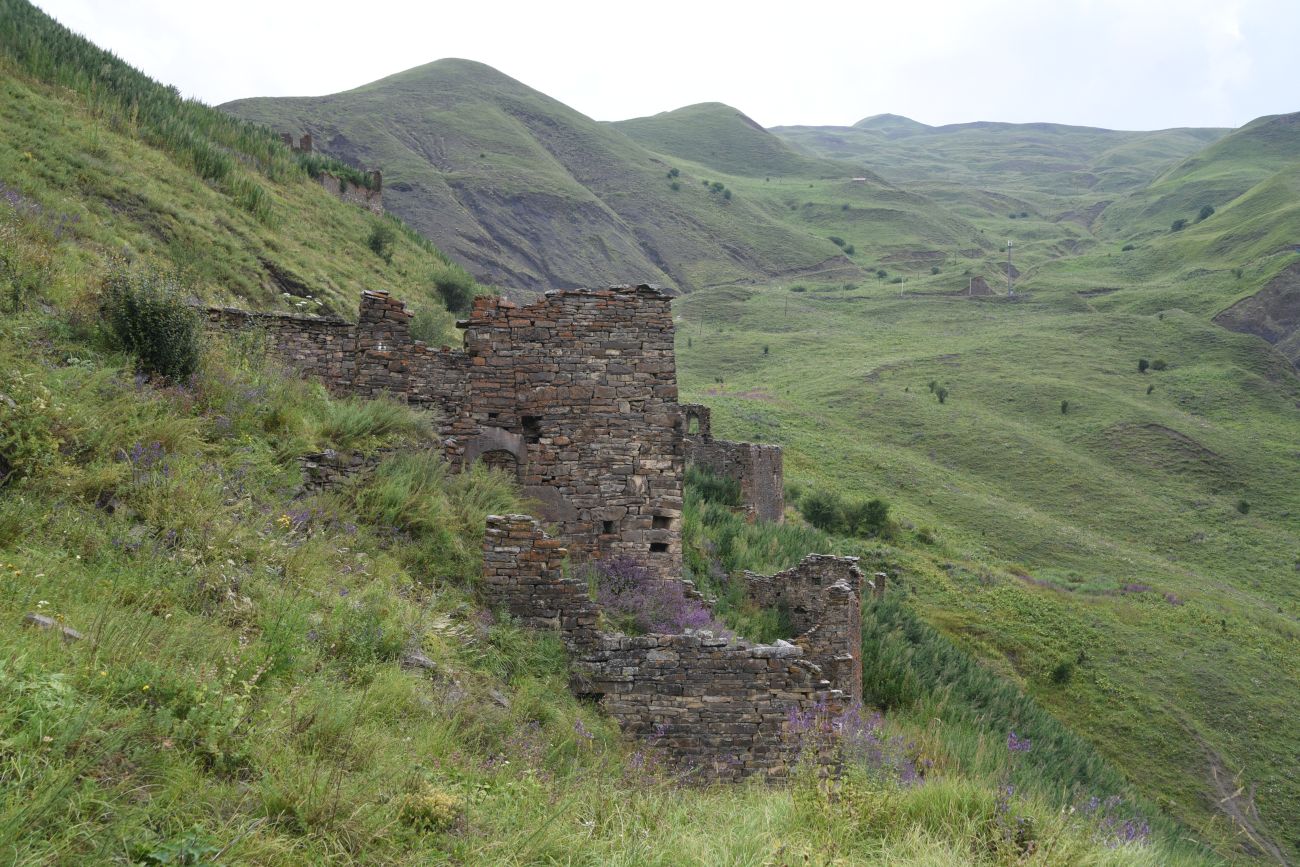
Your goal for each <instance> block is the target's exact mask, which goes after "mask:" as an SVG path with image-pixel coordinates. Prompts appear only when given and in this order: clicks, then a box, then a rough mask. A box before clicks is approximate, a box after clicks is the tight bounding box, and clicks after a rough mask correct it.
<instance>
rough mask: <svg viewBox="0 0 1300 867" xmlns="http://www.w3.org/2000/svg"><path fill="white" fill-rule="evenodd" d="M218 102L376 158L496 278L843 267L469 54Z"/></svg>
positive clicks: (356, 156) (525, 281) (348, 152)
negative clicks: (325, 86)
mask: <svg viewBox="0 0 1300 867" xmlns="http://www.w3.org/2000/svg"><path fill="white" fill-rule="evenodd" d="M222 108H223V109H224V110H225V111H228V112H230V113H231V114H233V115H236V116H238V117H241V118H244V119H247V120H251V121H256V122H258V123H262V124H266V125H267V126H269V127H270V128H272V129H277V130H278V129H283V130H293V131H310V132H311V133H312V134H313V137H314V139H315V141H316V142H317V143H318V146H319V147H321V148H323V149H324V150H326V151H327V152H328V153H331V154H334V155H337V156H339V157H341V158H343V159H346V160H348V161H350V162H353V163H355V164H358V165H366V166H379V167H382V168H383V170H384V172H385V178H386V179H387V184H386V189H385V201H386V202H387V204H388V206H389V207H391V208H392V209H393V210H394V211H395V212H396V213H398V214H400V215H402V217H403V218H404V219H406V220H407V221H408V222H410V223H411V225H413V226H415V227H416V228H418V229H419V230H420V231H421V232H423V233H424V234H425V235H426V236H427V237H429V238H432V239H433V240H434V241H435V242H437V243H438V244H439V245H440V246H442V247H443V248H444V249H446V250H447V251H448V252H449V253H451V254H452V255H453V256H455V257H456V258H457V259H458V260H459V261H463V262H465V263H466V265H467V266H468V267H469V268H470V269H471V270H472V271H473V272H474V273H475V274H477V275H479V276H480V277H482V278H483V279H485V280H489V281H491V282H494V283H498V284H501V285H507V286H513V287H519V288H527V289H546V288H556V287H571V286H589V285H598V284H602V283H611V282H613V283H624V282H637V281H646V282H658V283H666V284H669V285H672V286H674V287H677V288H681V289H686V290H689V289H693V288H696V287H698V286H705V285H712V284H716V283H719V282H730V281H735V280H738V279H752V278H754V277H759V276H767V277H771V276H776V275H781V274H786V273H800V272H805V273H806V272H814V271H821V270H827V269H830V270H833V271H839V272H843V273H846V274H853V273H855V271H856V268H855V267H854V265H853V263H852V262H850V261H848V260H847V259H845V258H844V257H842V256H841V255H840V254H839V250H838V249H837V248H836V247H835V246H833V245H832V244H830V243H828V242H827V241H826V240H825V239H824V238H819V237H815V236H812V235H810V234H809V233H807V232H806V231H800V230H798V229H795V228H792V227H790V226H788V225H786V224H785V223H784V222H783V221H782V220H781V219H779V216H780V215H776V214H773V213H771V212H769V211H768V210H767V209H765V208H763V207H762V206H761V205H760V204H758V203H755V202H753V201H751V200H750V199H748V198H746V197H743V196H737V197H735V198H732V197H730V196H724V195H722V191H721V190H720V189H719V190H712V189H710V188H708V187H705V186H704V185H703V184H701V181H702V180H706V179H707V178H703V177H700V176H698V175H693V174H691V173H689V172H688V173H687V174H685V175H681V176H680V177H673V178H670V177H668V172H669V170H670V169H672V168H674V166H673V165H672V164H671V163H670V162H668V161H666V160H665V159H663V158H661V157H659V156H656V155H654V154H652V153H650V152H649V151H647V150H645V149H644V148H642V147H640V146H639V145H637V144H636V143H635V142H633V141H632V140H631V139H629V138H628V137H627V136H625V135H623V134H622V133H620V132H619V131H617V130H615V129H613V128H611V127H609V126H607V125H605V124H599V123H596V122H595V121H592V120H591V119H590V118H587V117H585V116H583V115H582V114H579V113H578V112H576V111H574V110H573V109H570V108H568V107H567V106H565V105H563V104H561V103H559V102H557V101H555V100H553V99H551V98H550V97H547V96H545V95H544V94H541V93H538V92H537V91H535V90H533V89H531V88H529V87H526V86H525V85H523V84H521V83H520V82H517V81H515V80H513V79H511V78H509V77H508V76H505V75H502V74H501V73H500V72H497V71H496V70H494V69H492V68H490V67H488V66H485V65H483V64H480V63H474V62H472V61H467V60H440V61H437V62H436V63H431V64H428V65H426V66H421V67H418V68H416V69H411V70H407V71H406V72H402V73H399V74H397V75H393V76H389V77H388V78H385V79H383V80H381V81H377V82H373V83H371V84H368V85H365V86H364V87H360V88H357V89H356V90H351V91H348V92H346V93H340V94H335V95H333V96H326V97H319V98H301V99H246V100H237V101H235V102H232V103H229V104H227V105H225V106H223V107H222ZM720 239H725V241H722V242H721V243H720Z"/></svg>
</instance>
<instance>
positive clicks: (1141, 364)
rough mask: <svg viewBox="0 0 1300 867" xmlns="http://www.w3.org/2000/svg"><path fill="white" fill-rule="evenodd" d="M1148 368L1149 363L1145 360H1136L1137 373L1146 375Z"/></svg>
mask: <svg viewBox="0 0 1300 867" xmlns="http://www.w3.org/2000/svg"><path fill="white" fill-rule="evenodd" d="M1150 366H1151V362H1149V361H1147V360H1146V359H1145V358H1139V359H1138V373H1146V372H1147V368H1149V367H1150Z"/></svg>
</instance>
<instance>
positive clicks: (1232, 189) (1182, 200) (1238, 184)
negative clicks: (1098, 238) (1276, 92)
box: [1100, 112, 1300, 237]
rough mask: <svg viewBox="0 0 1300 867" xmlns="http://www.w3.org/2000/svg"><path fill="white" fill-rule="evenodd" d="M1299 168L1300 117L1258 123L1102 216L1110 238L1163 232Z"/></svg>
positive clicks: (1195, 156) (1198, 154)
mask: <svg viewBox="0 0 1300 867" xmlns="http://www.w3.org/2000/svg"><path fill="white" fill-rule="evenodd" d="M1297 163H1300V112H1297V113H1293V114H1282V115H1273V116H1270V117H1261V118H1258V119H1256V120H1254V121H1251V122H1250V123H1248V124H1246V125H1245V126H1244V127H1242V128H1241V129H1239V130H1236V131H1234V132H1232V133H1230V134H1229V135H1227V136H1225V137H1223V138H1221V139H1219V140H1217V141H1215V142H1214V143H1212V144H1210V145H1209V146H1208V147H1205V148H1203V149H1201V150H1199V151H1197V152H1196V153H1194V154H1191V155H1189V156H1188V157H1186V158H1185V159H1184V160H1182V161H1180V162H1179V163H1177V164H1176V165H1174V166H1172V167H1171V168H1169V169H1168V170H1167V171H1165V172H1163V173H1162V174H1161V175H1160V176H1159V177H1157V178H1154V179H1152V182H1151V183H1150V184H1149V185H1147V186H1146V187H1144V188H1143V189H1141V190H1137V191H1134V192H1133V193H1132V194H1131V195H1129V196H1128V197H1127V198H1125V199H1123V200H1121V201H1117V202H1116V203H1115V204H1114V205H1112V206H1111V207H1109V208H1107V209H1106V211H1105V212H1104V213H1103V214H1102V217H1101V220H1100V223H1101V226H1102V228H1103V229H1104V231H1106V232H1108V233H1109V234H1111V235H1114V236H1117V237H1118V236H1121V235H1125V234H1128V235H1134V234H1140V233H1142V232H1149V231H1164V230H1167V229H1168V228H1169V227H1170V225H1171V224H1172V223H1173V221H1174V220H1178V219H1186V220H1188V222H1191V221H1192V220H1194V219H1196V217H1197V215H1198V214H1199V212H1200V210H1201V209H1202V208H1203V207H1205V206H1207V205H1208V206H1210V207H1213V208H1222V207H1223V206H1224V205H1226V204H1228V203H1229V202H1231V201H1232V200H1233V199H1236V198H1237V197H1238V196H1241V195H1243V194H1244V193H1246V191H1248V190H1249V189H1250V188H1251V187H1253V186H1255V185H1256V184H1258V183H1260V182H1261V181H1264V180H1266V179H1267V178H1269V177H1270V176H1272V175H1273V174H1274V173H1276V172H1279V171H1282V170H1283V169H1285V168H1287V167H1288V166H1294V165H1296V164H1297Z"/></svg>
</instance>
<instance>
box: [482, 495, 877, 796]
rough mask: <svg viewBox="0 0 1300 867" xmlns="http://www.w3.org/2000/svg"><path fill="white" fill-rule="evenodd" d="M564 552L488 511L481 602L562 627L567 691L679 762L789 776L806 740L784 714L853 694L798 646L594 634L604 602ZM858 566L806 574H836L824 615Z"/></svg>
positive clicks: (799, 713) (720, 773)
mask: <svg viewBox="0 0 1300 867" xmlns="http://www.w3.org/2000/svg"><path fill="white" fill-rule="evenodd" d="M566 553H567V552H566V551H565V549H564V548H563V547H560V546H559V545H558V543H557V542H556V541H555V540H552V539H549V538H548V537H547V536H546V534H545V533H544V532H543V530H542V528H541V526H540V524H538V522H537V521H536V520H534V519H533V518H531V517H529V516H527V515H493V516H490V517H489V518H488V519H487V532H486V534H485V536H484V540H483V578H484V582H483V595H484V597H485V600H486V601H487V602H488V604H489V605H491V606H494V607H497V608H500V609H504V610H506V611H508V612H509V613H510V614H511V615H513V616H514V617H516V618H517V619H519V620H520V621H521V622H522V623H524V624H525V625H528V626H531V627H534V628H546V629H553V630H558V631H559V632H560V635H561V637H562V639H563V640H564V643H565V645H566V646H567V647H568V649H569V651H570V653H571V655H572V665H573V681H574V683H573V686H574V689H575V691H576V692H578V693H579V694H582V695H585V696H587V697H589V698H595V699H597V700H598V701H599V703H600V706H601V708H602V709H603V710H604V711H605V712H606V713H608V714H609V715H610V716H611V717H613V718H614V719H615V720H617V721H618V723H619V726H620V728H621V729H622V730H623V731H624V732H625V733H627V734H628V735H630V736H633V737H637V738H642V739H647V740H650V741H652V742H653V743H656V744H658V745H660V746H662V747H664V748H665V749H666V750H667V751H668V753H669V755H670V756H671V757H672V759H673V761H674V762H675V763H677V764H679V765H680V766H682V767H683V768H685V769H687V770H691V771H693V772H695V773H696V774H697V775H698V776H699V777H700V778H702V779H719V780H734V779H740V778H743V777H747V776H751V775H755V774H758V775H762V776H764V777H766V778H769V779H774V780H775V779H782V778H784V777H786V776H788V775H789V773H790V770H791V768H792V767H793V766H794V765H795V763H796V762H797V761H798V760H799V758H800V753H801V751H802V750H803V749H804V748H805V746H806V742H805V740H804V738H803V737H802V734H801V733H800V732H798V731H792V730H791V727H790V723H791V720H792V719H793V718H797V717H806V716H808V715H810V714H813V713H814V712H821V713H823V714H834V713H837V712H838V711H839V710H841V709H842V708H843V707H844V706H845V704H846V702H847V701H848V700H850V699H851V698H852V696H854V695H860V692H861V690H860V688H858V689H857V690H855V692H854V693H853V694H852V695H846V693H845V692H844V691H842V690H839V689H834V688H833V686H832V684H831V683H830V682H828V681H827V680H825V679H824V678H823V676H822V669H821V668H820V667H819V666H818V665H817V664H816V663H815V662H814V661H812V660H811V659H810V653H809V651H808V650H806V649H805V648H803V647H800V646H799V645H798V644H797V643H796V644H791V643H789V642H778V643H776V644H752V643H750V642H747V641H742V640H739V639H735V638H730V637H723V636H715V635H713V634H711V633H708V632H690V633H687V634H683V635H642V636H628V635H623V634H621V633H613V632H605V631H601V630H600V629H599V616H600V609H599V606H598V605H597V604H596V603H595V602H594V601H593V600H592V599H591V598H590V596H589V595H588V589H587V586H586V584H585V583H583V582H581V581H576V580H574V579H572V578H566V577H564V575H563V571H562V565H563V561H564V558H565V555H566ZM811 559H812V558H809V560H811ZM837 560H838V561H839V564H838V566H836V564H835V562H834V561H837ZM805 563H809V561H808V560H806V561H805ZM856 568H857V567H856V566H855V565H854V563H853V561H851V560H849V559H847V558H844V559H840V558H833V557H832V558H822V559H819V560H817V561H816V562H815V563H809V565H808V568H807V570H805V572H806V577H807V579H808V581H809V583H819V582H820V583H827V582H824V581H822V580H821V578H819V577H817V576H825V577H829V576H831V575H834V574H837V573H838V574H839V575H840V578H839V580H837V581H835V582H831V583H829V587H828V588H827V592H828V594H829V595H831V596H832V597H835V598H834V599H833V600H832V601H831V602H830V603H829V604H828V605H826V606H825V608H826V609H827V611H828V612H829V614H830V616H831V617H836V616H838V614H839V613H840V610H841V607H842V605H841V600H840V599H839V598H838V595H839V594H840V593H842V592H844V591H845V590H847V591H849V592H850V593H851V592H852V589H853V587H856V586H860V583H858V584H853V583H851V582H850V580H849V579H851V577H852V575H851V573H852V572H854V571H856ZM782 574H785V573H782ZM802 574H804V573H801V575H802ZM858 577H859V579H860V577H861V573H858ZM778 578H779V576H774V578H773V579H772V580H773V581H775V580H778ZM858 604H860V600H855V601H854V605H855V607H856V605H858ZM811 631H814V632H815V631H816V627H814V628H813V629H812V630H811ZM822 635H823V638H822V639H821V640H822V642H823V643H824V642H825V641H827V640H829V637H830V636H839V637H840V638H844V640H845V641H846V644H845V645H844V646H842V647H841V648H840V655H847V654H851V653H853V652H854V650H853V648H857V647H859V646H860V643H861V637H860V636H861V633H860V631H859V633H858V636H857V637H855V638H854V639H852V640H848V639H847V638H845V637H844V633H843V630H842V628H841V625H840V624H839V623H838V622H837V623H832V624H828V628H827V629H826V631H825V632H824V633H823V634H822ZM815 647H816V648H817V649H818V650H820V648H821V645H820V644H818V645H815ZM856 652H858V653H860V650H858V651H856ZM828 655H830V654H828ZM858 671H859V672H861V665H860V664H859V666H858ZM841 673H842V672H841ZM813 746H814V748H815V747H816V744H813ZM811 758H812V760H813V761H815V762H817V763H819V764H821V765H823V766H828V765H830V764H831V763H832V762H833V757H830V756H828V755H826V754H824V753H821V752H817V753H815V754H814V755H813V756H812V757H811Z"/></svg>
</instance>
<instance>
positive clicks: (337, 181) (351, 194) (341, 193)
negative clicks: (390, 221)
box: [318, 171, 384, 215]
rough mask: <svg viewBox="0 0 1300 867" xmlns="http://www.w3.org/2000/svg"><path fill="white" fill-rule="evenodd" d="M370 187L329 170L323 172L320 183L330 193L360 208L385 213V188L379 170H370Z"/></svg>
mask: <svg viewBox="0 0 1300 867" xmlns="http://www.w3.org/2000/svg"><path fill="white" fill-rule="evenodd" d="M369 175H370V184H371V186H369V187H363V186H358V185H357V184H354V183H352V182H351V181H348V180H345V179H342V178H339V177H338V176H336V175H333V174H331V173H329V172H321V174H320V177H319V179H318V180H319V181H320V185H321V186H322V187H324V188H325V189H326V190H327V191H329V192H330V193H333V194H334V195H335V196H337V197H338V198H340V199H342V200H343V201H345V202H347V203H348V204H350V205H356V206H357V207H359V208H365V209H366V210H367V211H370V212H371V213H372V214H380V215H382V214H383V213H384V190H383V186H382V176H381V175H380V174H379V172H378V171H373V172H369Z"/></svg>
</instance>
